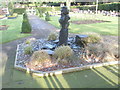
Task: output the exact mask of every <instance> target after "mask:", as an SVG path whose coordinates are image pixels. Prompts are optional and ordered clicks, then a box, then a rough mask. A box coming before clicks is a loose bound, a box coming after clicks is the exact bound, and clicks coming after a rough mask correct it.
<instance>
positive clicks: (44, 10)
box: [37, 7, 60, 13]
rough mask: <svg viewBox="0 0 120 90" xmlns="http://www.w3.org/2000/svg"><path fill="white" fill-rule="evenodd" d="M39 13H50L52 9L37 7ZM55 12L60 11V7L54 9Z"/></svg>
mask: <svg viewBox="0 0 120 90" xmlns="http://www.w3.org/2000/svg"><path fill="white" fill-rule="evenodd" d="M37 9H38V11H39V12H42V13H45V12H48V11H52V7H37ZM54 9H55V11H60V7H54Z"/></svg>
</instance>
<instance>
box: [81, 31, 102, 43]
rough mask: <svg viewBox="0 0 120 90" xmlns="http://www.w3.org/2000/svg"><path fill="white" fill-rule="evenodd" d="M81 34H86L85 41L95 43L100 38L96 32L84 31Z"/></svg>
mask: <svg viewBox="0 0 120 90" xmlns="http://www.w3.org/2000/svg"><path fill="white" fill-rule="evenodd" d="M82 34H85V35H88V38H86V39H85V42H86V43H97V42H100V40H102V37H101V36H100V35H99V34H98V33H94V32H86V33H82Z"/></svg>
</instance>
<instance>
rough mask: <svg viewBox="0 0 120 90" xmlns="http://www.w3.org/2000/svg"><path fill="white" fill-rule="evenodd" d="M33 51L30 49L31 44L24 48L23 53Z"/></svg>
mask: <svg viewBox="0 0 120 90" xmlns="http://www.w3.org/2000/svg"><path fill="white" fill-rule="evenodd" d="M32 53H33V50H32V47H31V46H27V47H25V48H24V54H29V55H30V54H32Z"/></svg>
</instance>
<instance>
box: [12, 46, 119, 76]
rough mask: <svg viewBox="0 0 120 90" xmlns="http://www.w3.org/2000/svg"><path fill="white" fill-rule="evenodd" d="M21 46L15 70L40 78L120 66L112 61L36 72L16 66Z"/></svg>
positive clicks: (117, 62)
mask: <svg viewBox="0 0 120 90" xmlns="http://www.w3.org/2000/svg"><path fill="white" fill-rule="evenodd" d="M19 45H20V44H18V45H17V50H16V58H15V63H14V68H15V69H17V70H20V71H23V72H27V73H31V74H32V75H33V76H38V77H45V76H53V75H57V74H63V73H70V72H77V71H81V70H85V69H92V68H96V67H102V66H108V65H115V64H120V61H111V62H105V63H97V64H92V65H84V66H80V67H72V68H66V69H60V70H55V71H47V72H42V71H36V70H32V69H29V68H25V67H22V66H20V65H17V64H16V61H17V54H18V49H19Z"/></svg>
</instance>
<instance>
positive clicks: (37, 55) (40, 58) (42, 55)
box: [31, 50, 50, 64]
mask: <svg viewBox="0 0 120 90" xmlns="http://www.w3.org/2000/svg"><path fill="white" fill-rule="evenodd" d="M31 61H32V62H35V63H37V64H43V63H45V62H46V61H50V56H49V55H48V54H47V52H45V51H43V50H40V51H35V52H34V53H33V55H32V56H31Z"/></svg>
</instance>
